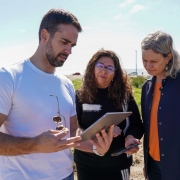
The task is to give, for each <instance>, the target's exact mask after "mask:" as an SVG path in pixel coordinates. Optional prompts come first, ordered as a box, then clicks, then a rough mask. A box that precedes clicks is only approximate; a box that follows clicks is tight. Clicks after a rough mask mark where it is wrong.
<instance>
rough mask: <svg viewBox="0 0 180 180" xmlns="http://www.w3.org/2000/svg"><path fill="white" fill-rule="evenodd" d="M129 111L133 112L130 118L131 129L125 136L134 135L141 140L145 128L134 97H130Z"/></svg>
mask: <svg viewBox="0 0 180 180" xmlns="http://www.w3.org/2000/svg"><path fill="white" fill-rule="evenodd" d="M128 111H132V114H131V115H130V116H129V128H128V129H127V132H126V134H125V136H128V135H132V136H134V137H135V138H137V139H141V138H142V136H143V134H144V127H143V124H142V120H141V116H140V113H139V109H138V106H137V104H136V102H135V100H134V97H133V96H131V97H130V100H129V102H128Z"/></svg>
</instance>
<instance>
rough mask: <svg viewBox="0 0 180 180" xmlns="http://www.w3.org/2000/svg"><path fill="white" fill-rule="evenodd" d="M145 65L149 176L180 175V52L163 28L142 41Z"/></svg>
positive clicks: (154, 179)
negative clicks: (179, 52) (147, 77)
mask: <svg viewBox="0 0 180 180" xmlns="http://www.w3.org/2000/svg"><path fill="white" fill-rule="evenodd" d="M141 49H142V60H143V64H144V67H145V69H146V70H147V72H148V73H149V74H150V75H151V76H152V77H150V78H149V79H148V80H147V81H146V82H145V84H144V85H143V88H142V103H141V106H142V118H143V123H144V127H145V136H144V160H145V177H148V180H179V179H180V171H179V167H180V140H179V138H180V56H179V54H178V52H177V51H176V50H175V49H174V47H173V39H172V37H171V36H170V35H169V34H167V33H165V32H162V31H156V32H153V33H151V34H148V35H147V36H146V37H145V38H144V39H143V41H142V43H141Z"/></svg>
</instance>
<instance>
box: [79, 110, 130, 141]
mask: <svg viewBox="0 0 180 180" xmlns="http://www.w3.org/2000/svg"><path fill="white" fill-rule="evenodd" d="M131 114H132V112H109V113H106V114H104V115H103V116H102V117H101V118H99V119H98V120H97V121H96V122H95V123H93V124H92V125H91V126H89V127H88V128H87V129H86V130H85V131H83V132H82V133H81V135H80V136H81V138H82V140H81V141H86V140H90V139H92V138H94V137H95V134H96V133H98V132H100V131H101V130H102V129H108V128H109V127H110V126H111V125H112V124H114V125H118V124H119V123H121V122H122V121H123V120H124V119H126V118H127V117H128V116H130V115H131Z"/></svg>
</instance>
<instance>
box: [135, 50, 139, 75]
mask: <svg viewBox="0 0 180 180" xmlns="http://www.w3.org/2000/svg"><path fill="white" fill-rule="evenodd" d="M135 52H136V75H138V72H137V50H135Z"/></svg>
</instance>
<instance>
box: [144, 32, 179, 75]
mask: <svg viewBox="0 0 180 180" xmlns="http://www.w3.org/2000/svg"><path fill="white" fill-rule="evenodd" d="M141 49H142V50H148V49H152V50H153V51H154V52H156V53H161V54H162V55H163V57H167V56H168V54H169V53H172V59H171V60H170V61H169V63H168V70H167V71H165V73H166V75H167V76H171V77H175V76H176V74H177V72H179V71H180V56H179V53H178V52H177V51H176V50H175V48H174V47H173V39H172V37H171V36H170V35H169V34H167V33H165V32H163V31H160V30H159V31H156V32H153V33H150V34H148V35H147V36H146V37H145V38H144V39H143V41H142V42H141Z"/></svg>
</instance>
